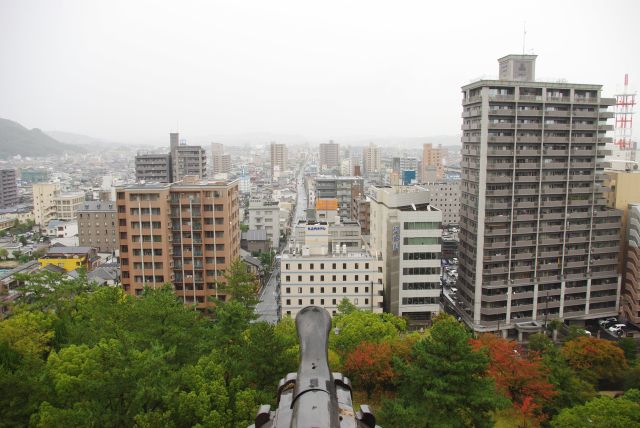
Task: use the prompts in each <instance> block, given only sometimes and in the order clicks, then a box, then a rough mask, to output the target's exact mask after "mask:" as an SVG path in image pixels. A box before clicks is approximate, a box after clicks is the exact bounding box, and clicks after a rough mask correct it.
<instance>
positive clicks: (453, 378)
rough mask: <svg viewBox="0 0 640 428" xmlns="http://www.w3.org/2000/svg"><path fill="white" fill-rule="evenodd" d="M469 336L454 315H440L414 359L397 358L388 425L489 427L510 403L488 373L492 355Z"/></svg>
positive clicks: (383, 418) (386, 408) (384, 418)
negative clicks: (477, 347)
mask: <svg viewBox="0 0 640 428" xmlns="http://www.w3.org/2000/svg"><path fill="white" fill-rule="evenodd" d="M470 338H471V336H470V334H469V333H468V331H467V330H466V329H465V327H464V326H463V325H461V324H460V323H459V322H457V321H456V320H455V319H454V318H453V317H451V316H441V317H438V319H437V320H436V321H435V323H434V325H433V327H432V328H431V329H430V330H429V333H428V334H427V335H426V336H425V337H424V338H422V339H421V340H419V341H418V342H417V343H416V344H415V345H414V348H413V355H412V359H411V362H409V363H402V362H400V361H397V370H398V372H399V373H400V379H399V381H398V383H399V389H398V396H397V398H395V399H393V400H388V401H385V402H384V403H383V409H382V412H381V414H380V416H381V422H382V425H383V426H385V427H392V428H393V427H402V428H406V427H409V426H410V427H471V426H473V427H487V426H491V425H492V418H491V412H492V411H493V410H495V409H496V408H497V407H498V406H499V405H501V404H506V403H505V399H503V398H501V397H500V395H499V394H498V393H497V392H496V389H495V384H494V382H493V380H492V379H491V378H489V377H487V376H486V371H487V366H488V363H489V358H488V356H487V355H486V353H485V352H483V351H478V352H476V351H473V350H472V348H471V344H470V343H469V340H470Z"/></svg>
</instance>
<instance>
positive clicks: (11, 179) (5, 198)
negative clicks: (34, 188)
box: [0, 168, 18, 208]
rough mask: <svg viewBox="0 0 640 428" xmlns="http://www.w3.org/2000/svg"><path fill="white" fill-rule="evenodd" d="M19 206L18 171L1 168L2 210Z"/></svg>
mask: <svg viewBox="0 0 640 428" xmlns="http://www.w3.org/2000/svg"><path fill="white" fill-rule="evenodd" d="M17 204H18V186H17V185H16V170H15V169H13V168H0V208H8V207H11V206H14V205H17Z"/></svg>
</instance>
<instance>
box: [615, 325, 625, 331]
mask: <svg viewBox="0 0 640 428" xmlns="http://www.w3.org/2000/svg"><path fill="white" fill-rule="evenodd" d="M613 327H616V328H619V329H621V330H622V329H625V328H627V325H626V324H615V325H613Z"/></svg>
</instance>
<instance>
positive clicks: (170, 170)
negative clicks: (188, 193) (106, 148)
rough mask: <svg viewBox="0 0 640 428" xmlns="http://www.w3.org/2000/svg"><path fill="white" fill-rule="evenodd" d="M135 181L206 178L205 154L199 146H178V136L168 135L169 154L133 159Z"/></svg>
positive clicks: (148, 154)
mask: <svg viewBox="0 0 640 428" xmlns="http://www.w3.org/2000/svg"><path fill="white" fill-rule="evenodd" d="M135 165H136V181H138V182H143V181H144V182H148V183H154V182H159V183H171V182H175V181H180V180H182V179H183V178H184V177H186V176H196V177H198V178H199V179H204V178H206V177H207V154H206V151H205V150H204V149H203V148H202V147H200V146H191V145H186V144H180V134H178V133H176V132H172V133H170V134H169V153H166V154H152V153H147V154H139V155H137V156H136V159H135Z"/></svg>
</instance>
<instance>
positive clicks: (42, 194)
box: [31, 183, 60, 227]
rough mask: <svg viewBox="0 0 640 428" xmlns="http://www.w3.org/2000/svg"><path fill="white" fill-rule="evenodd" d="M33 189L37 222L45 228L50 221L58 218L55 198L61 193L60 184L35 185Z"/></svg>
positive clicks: (34, 213) (34, 211) (34, 212)
mask: <svg viewBox="0 0 640 428" xmlns="http://www.w3.org/2000/svg"><path fill="white" fill-rule="evenodd" d="M31 189H32V192H33V215H34V217H35V222H36V224H37V225H39V226H40V227H45V226H46V225H47V223H49V220H53V219H55V218H56V201H55V197H56V196H57V195H58V193H59V192H60V183H34V184H33V186H32V188H31Z"/></svg>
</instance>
